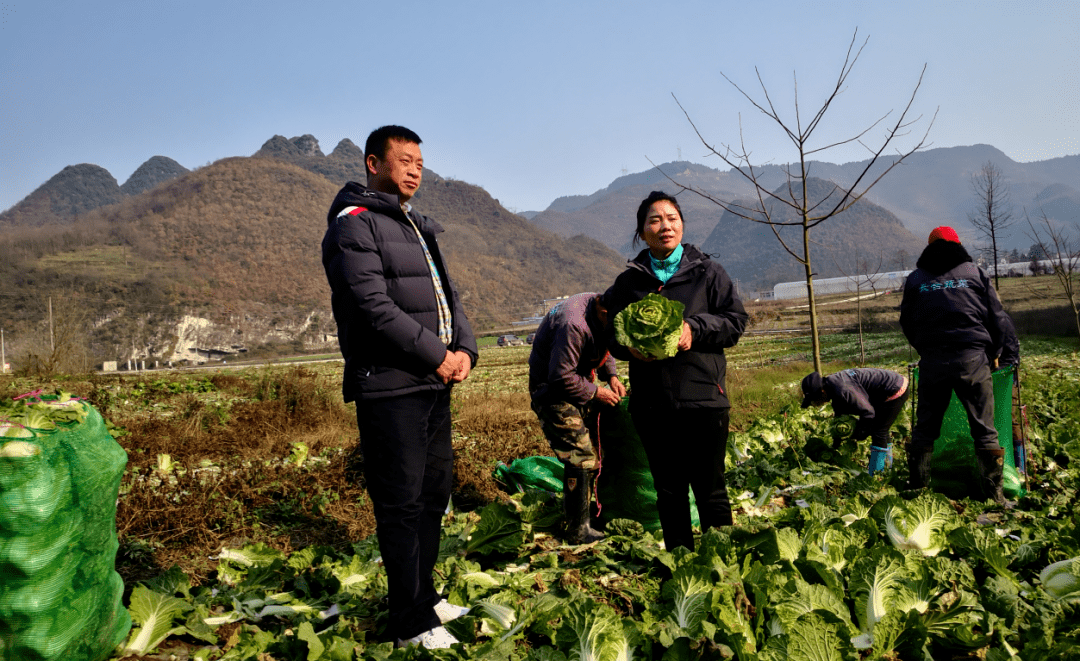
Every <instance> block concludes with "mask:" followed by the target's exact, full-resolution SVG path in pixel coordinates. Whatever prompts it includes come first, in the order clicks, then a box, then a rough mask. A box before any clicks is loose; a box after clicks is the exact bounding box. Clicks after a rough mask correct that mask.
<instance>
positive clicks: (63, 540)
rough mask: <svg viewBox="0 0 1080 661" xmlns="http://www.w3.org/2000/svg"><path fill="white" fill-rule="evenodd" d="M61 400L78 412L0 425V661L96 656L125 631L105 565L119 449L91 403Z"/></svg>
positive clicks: (111, 540)
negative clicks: (55, 420)
mask: <svg viewBox="0 0 1080 661" xmlns="http://www.w3.org/2000/svg"><path fill="white" fill-rule="evenodd" d="M49 400H50V398H43V399H42V400H38V402H39V403H38V406H43V405H50V401H49ZM52 403H53V404H55V403H56V402H52ZM64 406H65V407H66V408H67V409H68V410H69V411H72V412H74V413H76V414H77V416H75V417H74V420H73V421H70V422H62V423H60V424H59V425H58V426H57V427H56V428H55V429H52V430H48V431H45V430H43V429H37V428H36V427H38V424H36V423H34V424H27V425H26V426H24V425H22V424H12V423H10V421H4V422H6V423H7V424H0V661H53V660H57V661H60V660H63V661H100V660H101V659H105V658H107V657H108V656H109V655H110V654H111V653H112V651H113V650H114V649H115V648H116V646H117V645H119V644H120V643H121V642H122V641H123V640H124V638H125V637H126V636H127V634H128V631H129V630H130V628H131V617H130V615H129V614H128V611H127V609H125V608H124V607H123V605H122V604H121V596H122V593H123V591H124V584H123V580H122V579H121V578H120V575H119V574H117V573H116V571H115V569H114V565H115V562H116V550H117V547H118V543H117V539H116V499H117V495H118V493H119V490H120V477H121V475H122V474H123V471H124V466H125V465H126V464H127V453H126V452H124V450H123V448H121V447H120V446H119V445H118V444H117V443H116V441H115V440H113V437H112V436H111V435H110V434H109V432H108V430H107V428H106V426H105V421H104V420H103V419H102V417H101V415H100V414H99V413H98V412H97V411H96V410H94V408H93V407H91V406H89V405H88V404H86V403H83V402H78V401H75V400H72V401H70V402H66V403H64ZM9 410H11V409H9ZM79 418H81V421H79ZM37 419H38V420H41V418H40V417H39V418H37ZM47 420H48V419H47V417H46V418H45V422H43V423H42V424H41V426H42V427H47V426H51V423H48V422H47Z"/></svg>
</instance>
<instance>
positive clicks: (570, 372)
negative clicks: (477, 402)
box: [529, 293, 626, 544]
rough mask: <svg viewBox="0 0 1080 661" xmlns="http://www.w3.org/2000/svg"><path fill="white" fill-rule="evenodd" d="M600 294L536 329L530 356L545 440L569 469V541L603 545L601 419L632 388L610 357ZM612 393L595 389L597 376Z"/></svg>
mask: <svg viewBox="0 0 1080 661" xmlns="http://www.w3.org/2000/svg"><path fill="white" fill-rule="evenodd" d="M601 299H602V296H601V295H599V294H594V293H585V294H577V295H575V296H571V297H569V298H567V299H566V300H565V301H563V302H561V303H559V304H558V305H556V306H555V307H554V308H552V309H551V311H550V312H548V314H547V316H545V317H544V320H543V321H541V322H540V327H539V328H537V329H536V337H535V338H534V339H533V345H532V353H531V354H530V355H529V394H530V396H531V397H532V409H533V411H535V412H536V416H537V417H538V418H540V425H541V427H542V428H543V430H544V436H545V437H546V438H547V440H548V443H550V444H551V449H552V451H553V452H554V453H555V456H556V457H558V458H559V461H561V462H562V464H563V508H564V512H565V515H566V530H567V538H568V541H570V542H572V543H574V544H584V543H587V542H593V541H596V540H599V539H603V537H604V535H603V533H601V532H599V531H597V530H594V529H593V527H592V526H591V525H590V519H589V517H590V509H589V504H590V492H591V491H592V485H593V481H594V480H595V479H596V475H597V471H598V469H599V467H600V459H599V455H598V453H597V446H596V443H595V442H594V441H595V440H596V438H597V436H596V434H597V429H596V424H597V416H598V415H599V413H600V408H601V407H604V406H615V405H616V404H618V403H619V400H621V399H622V398H623V396H624V395H626V387H625V386H623V384H622V383H621V382H620V381H619V377H618V374H617V372H616V371H615V359H614V358H612V357H611V355H610V354H609V353H608V352H607V347H606V343H605V341H604V326H605V325H606V324H607V308H606V307H605V305H604V303H603V301H602V300H601ZM597 373H598V374H599V376H600V379H601V380H603V381H605V382H607V384H608V385H609V386H610V388H607V387H604V386H602V385H601V386H598V385H596V384H595V383H593V379H594V376H595V375H596V374H597Z"/></svg>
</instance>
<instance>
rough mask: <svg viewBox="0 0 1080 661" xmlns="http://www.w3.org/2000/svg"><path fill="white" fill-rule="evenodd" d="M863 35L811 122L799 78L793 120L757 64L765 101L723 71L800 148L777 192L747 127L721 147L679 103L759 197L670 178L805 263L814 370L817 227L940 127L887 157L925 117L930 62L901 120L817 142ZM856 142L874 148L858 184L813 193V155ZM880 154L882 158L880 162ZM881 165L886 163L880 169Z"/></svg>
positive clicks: (817, 354)
mask: <svg viewBox="0 0 1080 661" xmlns="http://www.w3.org/2000/svg"><path fill="white" fill-rule="evenodd" d="M857 37H858V31H856V32H855V34H854V35H853V36H852V39H851V43H850V44H849V45H848V49H847V54H846V56H845V58H844V63H843V66H841V67H840V74H839V76H837V79H836V85H835V86H834V87H833V88H832V89H831V91H830V92H829V94H828V95H827V96H826V98H825V101H824V102H823V103H822V104H821V106H820V107H819V108H818V109H817V110H816V111H815V112H814V113H813V114H812V116H811V117H810V119H809V121H806V122H804V119H805V118H804V116H803V114H802V112H801V110H800V107H799V86H798V78H797V77H796V78H795V82H794V86H795V101H794V105H795V108H794V118H793V119H786V118H784V117H781V115H780V111H779V110H777V108H776V106H775V105H774V104H773V101H772V99H771V98H770V96H769V91H768V89H767V88H766V86H765V82H764V81H763V80H762V78H761V73H760V72H759V71H758V70H757V68H755V69H754V71H755V73H756V74H757V79H758V83H759V84H760V85H761V91H762V100H760V101H759V100H757V99H754V98H753V97H751V96H750V95H749V94H748V93H747V92H745V91H744V90H743V89H742V88H741V87H739V86H738V85H737V84H736V83H735V82H734V81H732V80H731V78H728V76H727V75H726V74H724V73H723V72H721V73H720V75H721V76H723V77H724V79H725V80H727V81H728V82H729V83H730V84H731V85H732V86H733V87H734V88H735V89H736V90H738V91H739V93H740V94H742V95H743V97H745V98H746V100H747V101H749V102H750V104H751V105H753V106H754V108H756V109H757V110H758V111H759V112H761V113H762V114H764V115H765V116H766V117H768V118H769V119H771V120H772V121H773V122H774V123H775V124H776V126H777V127H779V129H780V131H781V132H783V133H784V134H785V135H786V136H787V138H788V139H789V140H790V141H791V144H792V145H793V146H794V148H795V152H796V155H797V157H798V162H797V164H794V165H791V164H789V165H786V166H784V167H783V172H784V175H785V176H786V182H787V185H786V187H784V186H781V187H780V188H779V189H777V190H775V191H774V190H771V189H770V188H768V187H766V185H765V183H764V180H763V178H764V174H765V173H764V171H763V169H762V166H761V164H755V163H754V162H753V161H752V160H751V152H750V150H749V149H748V148H747V146H746V142H745V139H744V136H742V131H741V129H740V140H739V146H738V147H737V148H733V147H732V146H731V145H725V144H721V146H719V147H717V146H713V145H712V144H710V143H709V142H708V141H707V140H706V139H705V137H704V136H703V135H702V134H701V131H700V130H699V129H698V127H697V125H696V124H694V121H693V119H691V117H690V114H689V113H688V112H687V110H686V108H684V107H683V106H682V104H681V103H679V100H678V98H676V99H675V101H676V103H679V108H680V109H681V110H682V111H683V114H684V115H686V119H687V121H689V122H690V125H691V126H692V127H693V129H694V131H695V132H696V133H697V136H698V138H699V139H700V140H701V142H702V144H703V145H705V147H706V149H707V150H708V151H709V153H710V154H712V155H714V156H717V157H719V158H720V160H722V161H723V162H724V163H726V164H727V165H728V166H730V167H732V168H734V169H735V171H737V172H738V173H739V174H741V175H742V176H743V177H744V178H746V180H747V181H748V182H750V184H751V185H752V186H753V188H754V193H755V195H756V199H755V200H753V201H751V202H746V203H742V202H739V201H732V202H726V201H724V200H720V199H718V198H716V197H714V196H712V195H710V194H709V193H708V192H706V191H704V190H701V189H699V188H695V187H693V186H687V185H683V184H680V183H679V182H677V181H675V180H674V179H671V177H668V179H669V180H670V181H671V182H672V183H673V184H675V185H676V186H678V187H679V188H680V189H682V190H685V191H690V192H692V193H695V194H697V195H700V196H701V197H703V198H705V199H707V200H709V201H710V202H713V203H714V204H716V205H718V206H720V207H721V208H723V209H724V210H726V211H730V212H731V213H733V214H735V215H736V216H738V217H740V218H744V219H746V220H749V221H752V222H756V223H763V224H766V225H768V226H769V227H770V228H771V229H772V231H773V234H774V235H775V236H776V238H777V240H778V241H780V244H781V245H782V246H783V248H784V250H785V251H787V253H788V254H790V255H791V256H792V257H794V258H795V259H796V260H797V261H798V262H799V263H800V264H802V266H803V268H804V272H805V276H806V290H807V298H808V299H809V300H808V302H809V315H810V335H811V343H812V351H813V359H814V369H815V370H817V371H818V372H820V371H821V340H820V338H819V336H818V317H817V303H816V300H815V298H814V269H813V265H812V264H811V260H810V231H811V230H812V229H814V228H815V227H817V226H818V225H820V224H821V223H823V222H825V221H826V220H828V219H829V218H832V217H833V216H836V215H837V214H840V213H842V212H844V211H846V210H847V209H849V208H851V206H852V205H853V204H855V203H856V202H858V201H859V200H860V199H862V197H863V196H864V195H866V193H867V192H868V191H869V190H870V189H871V188H873V186H874V185H875V184H877V183H878V182H879V181H881V178H882V177H884V176H885V175H886V174H888V173H889V172H891V171H892V169H893V168H895V167H896V166H898V165H900V163H902V162H903V161H904V159H906V158H907V157H908V156H910V155H912V154H913V153H915V152H916V151H918V150H920V149H922V148H924V147H925V146H928V144H927V142H926V137H927V135H929V132H930V127H931V126H933V123H934V122H933V119H931V120H930V122H929V125H928V126H927V128H926V132H925V133H924V134H923V135H922V138H921V139H919V140H918V141H917V142H916V143H915V144H914V146H911V147H910V148H908V149H904V150H897V151H896V154H895V156H893V157H892V160H891V161H890V160H889V159H884V158H882V155H883V154H884V153H885V150H886V149H889V148H890V146H893V147H895V144H894V143H896V142H897V141H898V140H899V139H901V138H903V137H904V136H907V135H908V133H909V130H910V129H911V127H912V126H913V125H914V124H916V123H918V122H919V121H920V119H921V117H916V118H914V119H912V118H910V114H911V108H912V104H913V103H914V102H915V95H916V93H917V92H918V91H919V87H920V86H921V85H922V79H923V75H925V73H926V66H925V65H924V66H923V69H922V72H921V73H920V74H919V79H918V82H917V83H916V84H915V89H914V90H912V92H911V96H910V97H909V98H908V101H907V105H906V106H905V107H904V110H903V111H902V112H901V113H900V114H899V115H898V116H897V117H896V119H895V121H893V120H891V119H890V115H892V114H893V113H892V111H889V112H887V113H885V114H884V115H883V116H881V117H880V118H878V119H877V120H876V121H874V122H873V123H872V124H870V126H868V127H867V128H865V129H863V130H862V131H860V132H859V133H857V134H855V135H853V136H851V137H849V138H846V139H841V140H838V141H836V142H831V143H828V142H827V143H826V144H822V145H820V146H815V143H812V142H811V138H812V137H813V136H814V132H815V131H816V130H817V128H818V127H819V126H820V124H821V121H822V120H823V119H824V117H825V115H826V113H827V112H828V111H829V109H830V108H831V107H832V104H833V102H835V101H836V100H837V98H839V96H840V94H841V93H842V92H843V91H844V90H845V85H846V83H847V79H848V76H849V75H850V74H851V70H852V69H853V68H854V66H855V63H856V62H857V61H858V59H859V55H860V54H861V53H862V50H863V48H865V47H866V41H863V43H862V45H861V46H859V47H858V50H855V48H856V39H857ZM935 117H936V113H935ZM878 125H882V126H883V134H881V135H879V136H877V137H876V138H871V136H870V134H871V131H873V130H874V129H875V128H876V127H877V126H878ZM853 143H857V144H859V145H861V146H863V147H864V148H865V149H866V150H867V153H868V156H869V158H868V159H867V160H866V161H865V165H864V167H863V168H862V169H861V170H860V171H859V172H858V173H857V175H856V176H855V177H854V180H853V181H852V183H850V184H845V185H843V186H840V185H837V184H835V183H831V182H830V183H831V185H832V187H833V189H832V191H831V192H830V193H829V194H828V195H826V196H823V197H822V199H808V196H807V179H808V178H810V177H811V172H810V170H811V161H810V160H809V159H810V158H812V157H815V156H816V155H818V154H820V153H822V152H825V151H827V150H830V149H833V148H836V147H841V146H843V145H849V144H853ZM879 160H880V161H881V162H880V163H879ZM875 165H877V166H878V167H876V168H875ZM665 176H667V175H665ZM788 214H793V215H794V217H795V218H797V219H796V220H782V219H781V216H787V217H791V216H790V215H788ZM785 226H792V227H798V228H800V229H801V238H802V242H801V245H799V246H795V247H791V246H789V245H788V243H787V242H786V241H785V240H784V238H783V237H782V236H781V234H780V228H782V227H785Z"/></svg>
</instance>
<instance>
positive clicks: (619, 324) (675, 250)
mask: <svg viewBox="0 0 1080 661" xmlns="http://www.w3.org/2000/svg"><path fill="white" fill-rule="evenodd" d="M682 236H683V217H682V210H681V209H680V208H679V203H678V201H677V200H676V199H675V198H674V197H672V196H671V195H668V194H666V193H663V192H661V191H654V192H652V193H650V194H649V196H648V197H647V198H645V200H643V201H642V202H641V205H640V206H639V207H638V211H637V229H636V230H635V232H634V243H635V244H637V242H638V241H644V242H645V244H646V245H647V246H648V248H647V249H646V250H643V251H641V253H639V254H638V256H637V257H635V258H634V259H633V260H631V262H630V263H629V265H628V268H627V269H626V271H624V272H623V273H622V274H621V275H619V277H618V278H617V279H616V280H615V284H614V285H612V286H611V288H610V289H608V291H607V292H606V293H605V295H604V296H605V302H606V303H607V305H608V310H609V313H608V319H610V320H611V322H610V324H611V326H610V328H609V331H610V332H609V335H610V339H611V352H612V354H613V355H615V356H616V357H617V358H620V359H623V360H629V361H630V382H631V384H632V385H631V389H630V404H629V408H630V415H631V417H632V418H633V421H634V426H635V427H636V428H637V432H638V436H640V437H641V442H642V445H643V447H644V449H645V454H646V456H647V457H648V458H649V469H650V471H651V472H652V477H653V484H654V486H655V488H656V507H657V513H658V514H659V517H660V525H661V527H662V528H663V531H664V544H665V546H666V547H667V548H668V549H669V550H671V549H674V548H675V547H676V546H685V547H687V548H689V549H691V550H692V549H693V548H694V537H693V532H692V529H691V520H690V500H689V495H688V490H689V489H691V488H692V489H693V490H694V497H695V499H696V500H697V507H698V516H699V518H700V520H701V529H702V531H704V530H707V529H708V528H711V527H717V526H724V525H731V523H732V518H731V503H730V501H729V500H728V494H727V485H726V483H725V481H724V457H725V453H726V452H727V437H728V410H729V409H730V407H731V402H730V401H729V400H728V394H727V386H726V385H725V374H726V371H727V370H726V360H725V358H724V349H725V348H727V347H731V346H734V345H735V343H736V342H738V341H739V337H740V336H741V335H742V332H743V329H744V328H745V327H746V319H747V317H746V311H745V310H744V309H743V305H742V301H740V300H739V297H738V295H737V294H736V293H735V288H734V286H733V285H732V282H731V278H729V277H728V275H727V272H725V271H724V267H722V266H721V265H720V264H719V263H717V262H714V261H712V260H711V259H709V257H708V256H707V255H705V254H704V253H702V252H701V251H700V250H698V249H697V248H696V247H694V246H692V245H689V244H685V245H684V244H683V243H682Z"/></svg>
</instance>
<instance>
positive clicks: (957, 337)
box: [900, 227, 1020, 505]
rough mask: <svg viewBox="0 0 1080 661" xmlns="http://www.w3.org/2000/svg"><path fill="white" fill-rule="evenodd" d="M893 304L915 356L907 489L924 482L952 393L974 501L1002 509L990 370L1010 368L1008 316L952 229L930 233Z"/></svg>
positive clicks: (1013, 357) (1012, 339)
mask: <svg viewBox="0 0 1080 661" xmlns="http://www.w3.org/2000/svg"><path fill="white" fill-rule="evenodd" d="M916 266H917V268H916V269H915V271H913V272H912V273H911V275H909V276H908V279H907V282H906V283H905V285H904V297H903V300H902V301H901V303H900V327H901V328H902V329H903V331H904V335H905V336H906V337H907V339H908V341H909V342H910V343H911V346H913V347H915V350H916V351H918V352H919V389H918V393H919V399H918V408H917V410H916V421H915V428H914V430H912V435H911V447H910V448H909V450H908V466H909V468H910V470H911V482H910V486H911V487H912V488H913V489H917V488H922V487H925V486H927V485H928V484H929V481H930V463H931V460H932V458H933V452H934V441H935V440H936V439H937V437H938V436H939V435H940V433H941V423H942V420H943V419H944V417H945V411H946V409H947V408H948V406H949V399H950V398H951V396H952V393H953V392H955V393H956V398H957V399H958V400H959V401H960V403H961V404H962V405H963V406H964V409H965V410H966V411H967V415H968V423H969V424H970V426H971V437H972V440H973V441H974V443H975V457H976V460H977V464H978V470H979V493H978V496H979V497H981V498H984V499H985V498H989V499H993V500H994V501H995V502H997V503H998V504H1000V505H1004V504H1005V496H1004V495H1003V494H1002V491H1001V486H1002V485H1001V483H1002V472H1003V468H1004V456H1005V451H1004V450H1003V449H1002V448H1001V445H1000V444H999V443H998V436H997V429H996V428H995V427H994V385H993V379H992V377H991V373H990V370H991V366H992V365H993V364H994V363H995V361H997V362H999V363H1000V364H1001V365H1015V364H1017V363H1018V362H1019V359H1020V345H1019V342H1018V341H1017V339H1016V330H1015V329H1014V328H1013V323H1012V319H1010V318H1009V315H1008V314H1007V313H1006V312H1005V311H1004V310H1003V309H1002V307H1001V301H1000V300H999V299H998V296H997V293H996V292H995V291H994V288H993V286H991V284H990V278H989V276H987V274H986V272H985V271H983V270H982V269H981V268H979V267H978V266H976V265H975V264H974V263H972V261H971V256H970V255H969V254H968V252H967V251H966V250H964V247H963V246H962V245H960V239H959V237H958V236H957V235H956V231H955V230H953V229H952V228H951V227H938V228H936V229H934V230H933V231H932V232H931V233H930V244H929V245H928V246H926V249H925V250H923V253H922V255H920V256H919V261H918V262H917V263H916Z"/></svg>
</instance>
